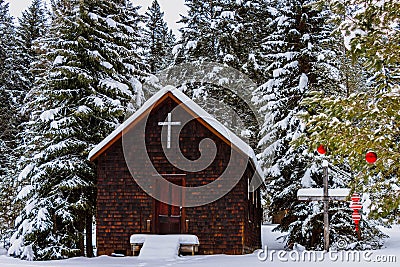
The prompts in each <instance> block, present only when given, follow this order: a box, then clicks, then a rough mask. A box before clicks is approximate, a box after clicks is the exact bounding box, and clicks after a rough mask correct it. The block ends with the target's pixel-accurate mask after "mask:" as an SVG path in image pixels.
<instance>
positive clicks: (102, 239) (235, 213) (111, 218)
mask: <svg viewBox="0 0 400 267" xmlns="http://www.w3.org/2000/svg"><path fill="white" fill-rule="evenodd" d="M176 105H177V104H176V103H175V102H174V101H173V100H172V99H170V98H168V99H166V100H165V101H164V102H163V103H162V104H160V105H159V106H157V107H156V108H155V109H153V111H152V112H151V113H150V116H149V118H148V120H147V124H138V125H137V126H135V127H134V128H133V129H131V130H130V131H129V136H134V138H133V139H132V140H134V141H133V143H132V144H131V145H130V146H129V150H126V153H127V154H129V155H130V158H132V159H134V160H135V164H133V165H136V167H134V168H133V171H134V173H135V174H136V173H137V174H138V175H140V174H142V175H144V174H145V173H143V172H144V171H145V169H144V168H143V166H148V165H149V164H151V165H153V166H155V167H156V169H157V170H158V172H159V173H161V174H164V173H175V174H182V177H185V178H184V179H185V186H188V187H192V186H193V187H194V186H200V185H204V184H208V183H210V182H212V181H214V180H215V179H217V178H218V177H219V176H220V174H221V173H222V172H223V171H224V170H225V169H226V167H227V164H228V162H229V159H230V158H233V162H230V163H229V164H233V166H237V167H238V169H243V168H246V166H247V169H246V171H245V173H244V174H243V177H242V179H240V181H239V182H238V184H237V185H236V186H235V187H234V189H233V190H232V191H230V192H229V193H228V194H227V195H225V196H224V197H222V198H220V199H219V200H217V201H214V202H212V203H210V204H208V205H203V206H200V207H194V208H184V210H183V213H184V217H185V218H184V219H187V220H189V229H183V231H184V232H188V233H191V234H195V235H197V236H198V237H199V240H200V247H199V253H201V254H217V253H226V254H242V253H244V252H248V251H247V250H254V249H256V248H259V247H261V241H260V238H261V233H260V231H261V229H260V225H261V209H260V208H259V207H260V206H261V205H260V203H259V204H258V209H255V208H254V207H253V203H252V201H251V200H250V201H249V200H248V199H247V180H248V178H247V177H251V176H252V174H253V168H252V167H251V166H250V164H249V163H248V158H247V157H244V156H243V155H241V154H239V153H238V152H233V153H231V148H230V146H229V145H227V144H226V143H225V142H223V141H222V140H221V139H220V138H218V137H217V136H216V135H215V134H213V133H212V132H211V131H210V130H209V129H208V128H206V127H205V126H204V125H202V124H201V123H199V122H198V121H197V120H193V121H191V122H189V123H188V124H187V125H186V126H185V127H183V128H182V130H181V132H180V135H179V139H180V148H181V150H182V151H183V154H184V156H185V157H187V158H188V159H192V160H194V159H197V158H198V157H199V156H200V151H199V149H198V147H199V142H200V141H201V140H203V139H204V138H210V139H212V140H213V141H214V142H215V144H216V146H217V156H216V158H215V160H214V161H213V163H212V164H211V165H210V166H209V167H208V168H206V169H205V170H203V171H199V172H185V171H182V170H179V169H177V168H176V167H174V166H173V165H172V164H170V163H169V162H168V160H167V159H166V157H165V155H164V153H163V151H162V147H161V126H158V122H160V121H165V118H166V116H167V113H168V112H170V111H171V110H172V109H173V108H174V107H176ZM183 116H188V114H187V113H185V114H184V115H183ZM178 117H179V116H178ZM173 120H174V121H176V120H178V121H179V118H177V117H175V118H173ZM141 123H144V122H141ZM143 125H146V132H145V133H143V130H140V128H142V127H141V126H143ZM172 129H173V132H172V133H173V135H174V134H178V131H179V127H173V128H172ZM142 138H145V141H146V150H147V151H144V149H140V144H139V143H138V144H135V142H136V141H140V140H142ZM165 138H166V137H163V141H165ZM125 140H127V139H125ZM173 140H174V139H173ZM145 153H147V154H148V155H149V160H145V159H144V158H145V157H144V156H143V155H145ZM97 171H98V185H97V186H98V203H97V247H98V255H109V254H111V253H113V252H115V251H116V250H122V251H126V252H127V253H128V255H131V251H130V244H129V237H130V236H131V235H132V234H134V233H144V232H146V220H147V219H149V220H151V222H152V229H151V230H152V232H153V231H154V228H155V227H154V223H155V219H156V218H153V216H154V208H155V201H154V200H153V198H151V197H150V196H148V195H147V194H146V193H145V192H143V191H142V190H141V189H140V188H139V186H138V185H137V183H136V182H135V181H134V179H133V178H132V176H131V174H130V172H129V170H128V167H127V166H126V163H125V159H124V154H123V148H122V141H121V140H118V141H117V142H115V143H114V144H113V145H112V146H111V147H109V148H108V149H107V150H106V151H105V152H104V153H103V154H102V155H100V156H99V157H98V159H97ZM238 173H240V172H238ZM242 173H243V171H242ZM229 175H231V176H232V177H233V176H235V175H237V174H235V173H233V171H231V173H230V174H229ZM166 178H168V177H166ZM148 179H149V182H151V181H152V179H154V176H153V175H150V174H149V175H148ZM213 193H214V192H209V194H213ZM198 197H202V196H201V195H199V196H198ZM259 199H260V198H259V197H258V200H259ZM250 210H252V211H253V216H252V219H251V222H249V212H250ZM183 228H184V223H183ZM187 230H188V231H187Z"/></svg>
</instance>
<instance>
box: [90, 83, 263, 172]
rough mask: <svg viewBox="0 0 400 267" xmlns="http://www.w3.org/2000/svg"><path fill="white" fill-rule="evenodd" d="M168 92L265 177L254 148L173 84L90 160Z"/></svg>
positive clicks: (94, 154) (94, 153)
mask: <svg viewBox="0 0 400 267" xmlns="http://www.w3.org/2000/svg"><path fill="white" fill-rule="evenodd" d="M167 93H171V94H172V95H173V96H174V97H176V98H177V99H178V100H179V101H180V102H182V103H183V104H184V105H185V106H186V107H188V108H189V109H190V110H191V111H192V112H193V113H194V114H195V115H197V116H198V117H199V118H201V119H202V120H204V121H205V122H206V123H207V124H208V125H209V126H210V127H212V128H213V129H214V130H215V131H217V132H218V133H219V134H221V135H222V136H223V137H224V138H226V140H228V141H229V142H230V143H231V144H232V145H233V146H234V147H236V148H237V149H239V150H240V151H241V152H243V153H244V154H245V155H247V156H248V157H249V158H250V159H251V161H252V162H253V164H254V167H255V168H256V171H257V173H258V174H259V175H260V178H261V179H263V178H264V175H263V172H262V170H261V167H260V165H259V163H258V161H257V158H256V155H255V153H254V150H253V149H252V148H251V147H250V146H249V145H248V144H247V143H246V142H244V141H243V140H242V139H240V138H239V137H238V136H237V135H235V134H234V133H233V132H232V131H231V130H229V129H228V128H226V127H225V126H224V125H222V124H221V123H220V122H218V121H217V120H216V119H215V118H214V117H213V116H212V115H210V114H209V113H208V112H206V111H205V110H204V109H202V108H201V107H200V106H199V105H197V104H196V103H195V102H194V101H193V100H191V99H190V98H189V97H188V96H186V95H185V94H184V93H182V92H181V91H180V90H178V89H177V88H175V87H173V86H166V87H164V88H163V89H161V90H160V91H158V92H157V93H156V94H154V95H153V96H152V97H151V98H150V99H149V100H147V101H146V102H145V103H144V104H143V106H142V107H140V108H139V109H138V110H137V111H136V112H135V113H134V114H133V115H132V116H130V117H129V118H128V119H127V120H126V121H125V122H124V123H122V124H121V125H120V126H119V127H118V128H117V129H116V130H115V131H113V132H112V133H111V134H110V135H109V136H107V137H106V138H105V139H104V140H103V141H102V142H101V143H100V144H98V145H97V146H96V147H95V148H93V149H92V151H90V153H89V156H88V158H89V160H91V161H93V160H94V159H95V158H96V157H97V156H98V153H99V152H101V150H102V149H103V148H104V147H106V146H107V145H108V144H109V143H110V142H112V141H113V140H114V139H115V138H118V136H119V135H121V134H122V132H123V131H124V129H126V128H127V127H128V126H129V125H130V124H132V123H133V122H134V121H135V120H136V119H137V118H139V117H140V116H141V115H142V114H143V113H145V112H146V111H148V110H151V108H152V107H153V105H155V104H156V103H157V102H158V100H160V99H161V98H162V97H163V96H164V95H166V94H167Z"/></svg>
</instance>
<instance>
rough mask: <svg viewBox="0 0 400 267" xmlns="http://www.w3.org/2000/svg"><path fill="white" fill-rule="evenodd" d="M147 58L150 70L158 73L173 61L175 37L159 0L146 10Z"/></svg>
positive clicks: (145, 36) (145, 35)
mask: <svg viewBox="0 0 400 267" xmlns="http://www.w3.org/2000/svg"><path fill="white" fill-rule="evenodd" d="M144 40H145V47H146V48H145V51H144V55H145V59H146V63H147V64H148V65H149V68H150V72H151V73H152V74H156V73H157V72H158V71H159V70H162V69H165V68H166V67H168V66H169V65H170V64H171V63H172V59H173V58H172V57H171V55H172V49H173V45H174V41H175V37H174V35H173V33H172V31H169V29H168V26H167V23H166V22H165V21H164V12H162V11H161V9H160V5H159V4H158V2H157V0H154V1H153V2H152V4H151V6H150V7H149V8H148V10H147V12H146V29H145V30H144Z"/></svg>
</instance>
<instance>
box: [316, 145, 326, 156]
mask: <svg viewBox="0 0 400 267" xmlns="http://www.w3.org/2000/svg"><path fill="white" fill-rule="evenodd" d="M317 152H318V153H319V154H321V155H325V154H326V149H325V147H324V146H323V145H320V146H319V147H318V148H317Z"/></svg>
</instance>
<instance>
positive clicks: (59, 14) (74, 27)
mask: <svg viewBox="0 0 400 267" xmlns="http://www.w3.org/2000/svg"><path fill="white" fill-rule="evenodd" d="M52 9H53V14H52V22H51V25H50V33H49V37H46V38H42V39H41V40H40V43H39V47H40V49H41V50H40V51H42V54H41V56H40V60H39V61H38V62H37V63H36V64H34V65H35V67H36V69H42V70H43V71H42V75H41V76H39V77H38V78H37V81H36V83H35V86H34V89H33V90H32V91H31V92H30V95H29V99H30V102H29V103H27V105H26V110H27V111H28V112H29V113H30V114H31V117H30V120H29V122H28V123H26V124H25V129H24V135H25V140H26V154H25V155H24V157H23V158H22V159H21V162H22V163H21V164H23V166H24V168H23V171H22V172H21V173H20V175H19V178H20V180H21V181H22V182H23V183H25V184H26V185H25V186H24V187H23V188H22V189H21V191H20V192H19V198H20V199H21V200H22V201H23V202H24V204H25V206H24V208H23V210H22V212H21V213H20V215H19V217H18V218H17V219H16V231H15V233H14V235H13V237H12V240H11V241H12V246H11V248H10V249H9V251H8V252H9V254H10V255H13V256H16V257H20V258H23V259H28V260H44V259H60V258H65V257H71V256H76V255H83V253H84V232H85V230H86V233H87V236H86V244H87V246H86V248H87V253H86V255H87V256H92V255H93V251H92V247H91V232H92V229H91V225H92V218H93V212H94V208H95V199H96V196H95V175H94V169H93V165H92V164H91V163H90V162H89V161H88V160H87V155H88V153H89V151H90V150H91V149H92V148H93V147H94V146H95V145H97V144H98V143H99V142H100V141H101V140H102V139H103V138H104V137H105V136H107V135H108V134H109V133H110V132H111V131H112V130H114V129H115V127H116V126H117V125H118V124H119V123H121V122H122V120H123V119H124V115H125V113H126V111H127V109H129V110H134V109H135V107H134V105H128V103H129V101H130V100H131V99H132V98H136V99H137V101H136V102H135V103H136V104H138V105H139V104H140V101H141V100H142V96H143V94H142V92H141V82H140V80H141V79H142V78H143V77H144V75H145V72H144V71H145V69H144V64H143V63H142V60H141V59H140V58H139V57H138V56H137V55H136V53H135V50H136V49H137V47H136V44H137V43H138V42H139V33H138V25H137V23H138V22H139V20H138V18H140V17H139V15H138V14H137V8H136V7H133V6H132V5H131V4H129V3H128V4H127V5H126V3H125V1H112V2H110V1H105V0H96V1H93V0H91V1H89V0H87V1H82V0H76V1H63V0H60V1H53V2H52ZM85 227H86V229H85Z"/></svg>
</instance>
